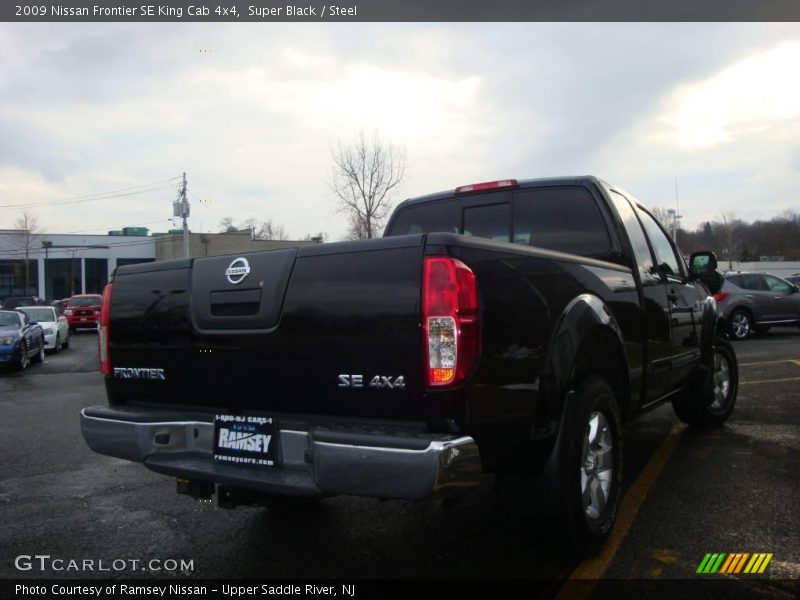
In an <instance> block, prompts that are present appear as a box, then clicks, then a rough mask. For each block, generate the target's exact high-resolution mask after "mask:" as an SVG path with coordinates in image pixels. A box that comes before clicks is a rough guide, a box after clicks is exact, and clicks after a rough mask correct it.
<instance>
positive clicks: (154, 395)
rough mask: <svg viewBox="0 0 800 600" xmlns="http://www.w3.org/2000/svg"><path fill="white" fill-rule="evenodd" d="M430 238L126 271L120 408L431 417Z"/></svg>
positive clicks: (114, 319) (119, 312) (113, 349)
mask: <svg viewBox="0 0 800 600" xmlns="http://www.w3.org/2000/svg"><path fill="white" fill-rule="evenodd" d="M424 239H425V238H424V236H423V235H412V236H402V237H392V238H382V239H375V240H370V241H368V242H363V241H362V242H359V243H348V242H343V243H336V244H324V245H319V246H307V247H302V248H290V249H283V250H274V251H268V252H258V253H251V254H244V255H240V256H217V257H207V258H196V259H193V260H191V261H189V260H184V261H172V262H167V263H153V264H149V265H133V266H128V267H121V268H120V269H119V270H118V271H117V274H116V276H115V278H114V282H113V294H112V300H111V313H110V324H109V333H110V336H109V337H110V340H111V346H110V356H111V366H112V371H111V377H109V378H107V385H108V389H109V392H110V398H111V401H112V403H125V402H127V401H134V400H135V401H136V402H146V403H156V404H164V405H187V406H193V407H209V408H212V407H213V408H214V409H215V410H216V409H219V410H224V411H227V412H262V413H275V414H280V413H289V414H318V415H341V416H358V417H362V418H386V419H403V420H418V419H424V418H425V414H426V412H427V410H426V407H425V402H424V399H423V396H424V382H423V380H422V357H421V355H422V343H421V329H420V287H421V278H422V255H423V250H424ZM241 259H245V260H244V261H243V260H241ZM248 268H249V271H248ZM245 271H248V272H246V273H245ZM226 273H227V275H226ZM399 378H402V379H399Z"/></svg>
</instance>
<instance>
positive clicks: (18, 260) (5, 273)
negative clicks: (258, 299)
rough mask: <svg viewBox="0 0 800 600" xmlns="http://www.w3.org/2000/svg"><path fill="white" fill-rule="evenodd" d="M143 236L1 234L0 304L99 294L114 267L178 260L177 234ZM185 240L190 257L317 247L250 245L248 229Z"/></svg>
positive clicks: (132, 230) (140, 232) (123, 232)
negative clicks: (12, 299)
mask: <svg viewBox="0 0 800 600" xmlns="http://www.w3.org/2000/svg"><path fill="white" fill-rule="evenodd" d="M132 233H135V234H136V235H130V234H132ZM147 233H148V232H147V229H142V228H125V229H122V230H119V231H113V232H109V235H84V234H49V233H43V234H31V233H29V232H27V231H20V230H0V301H1V300H3V299H5V298H8V297H10V296H40V297H42V298H45V299H46V300H56V299H59V298H68V297H70V296H72V295H74V294H99V293H101V292H102V291H103V287H104V286H105V284H106V283H107V282H108V277H109V275H110V274H111V273H113V272H114V269H116V268H117V267H118V266H122V265H129V264H135V263H141V262H152V261H155V260H172V259H176V258H183V236H182V235H181V234H178V233H172V232H170V233H156V234H153V235H152V236H151V235H147ZM126 234H128V235H126ZM189 235H190V250H191V255H192V256H194V257H200V256H218V255H221V254H236V253H244V252H256V251H259V250H274V249H277V248H289V247H297V246H304V245H308V244H314V243H316V242H314V241H272V240H254V239H253V238H252V232H251V231H250V230H249V229H245V230H242V231H236V232H230V233H191V234H189Z"/></svg>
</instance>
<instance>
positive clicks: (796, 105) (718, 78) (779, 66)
mask: <svg viewBox="0 0 800 600" xmlns="http://www.w3.org/2000/svg"><path fill="white" fill-rule="evenodd" d="M798 66H800V41H791V42H785V43H782V44H779V45H777V46H776V47H774V48H771V49H769V50H767V51H765V52H761V53H759V54H756V55H754V56H750V57H748V58H745V59H743V60H740V61H738V62H736V63H735V64H733V65H731V66H729V67H726V68H725V69H723V70H722V71H720V72H719V73H716V74H714V75H713V76H711V77H709V78H708V79H705V80H703V81H699V82H696V83H692V84H689V85H685V86H681V87H680V88H679V89H677V90H675V92H673V94H672V96H671V97H670V99H669V100H668V107H667V110H666V112H665V113H664V114H663V115H662V116H661V117H660V120H661V121H663V122H664V123H665V124H666V125H667V131H666V132H665V133H661V134H658V135H657V136H656V137H657V139H663V140H665V141H667V142H671V143H673V144H676V145H678V146H681V147H683V148H687V149H705V148H710V147H712V146H716V145H719V144H724V143H726V142H731V141H733V140H735V139H736V138H737V137H740V136H743V135H744V136H748V135H751V134H755V135H770V134H772V133H773V131H772V130H773V129H778V130H779V129H780V128H781V127H783V123H785V122H786V121H787V120H789V119H794V118H797V117H798V116H800V78H798V77H796V73H797V70H798Z"/></svg>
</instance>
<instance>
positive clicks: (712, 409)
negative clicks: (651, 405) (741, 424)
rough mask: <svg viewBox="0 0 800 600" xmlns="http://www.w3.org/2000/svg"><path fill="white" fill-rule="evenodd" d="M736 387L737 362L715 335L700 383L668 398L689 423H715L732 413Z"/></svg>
mask: <svg viewBox="0 0 800 600" xmlns="http://www.w3.org/2000/svg"><path fill="white" fill-rule="evenodd" d="M738 391H739V366H738V364H737V362H736V353H735V352H734V351H733V346H731V344H730V342H729V341H728V340H726V339H723V338H717V340H716V341H715V343H714V362H713V366H712V368H711V369H710V370H709V372H708V375H707V376H706V378H705V380H704V381H703V382H702V384H701V385H700V386H695V387H690V388H689V389H687V390H684V391H683V392H682V393H681V394H680V395H679V396H677V397H676V398H675V399H673V400H672V407H673V408H674V409H675V414H676V415H678V418H679V419H680V420H681V421H683V422H684V423H686V424H687V425H689V426H691V427H719V426H720V425H722V424H723V423H724V422H725V421H727V420H728V418H729V417H730V416H731V413H733V407H734V406H735V405H736V396H737V394H738Z"/></svg>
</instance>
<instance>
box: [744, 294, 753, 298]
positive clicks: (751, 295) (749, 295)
mask: <svg viewBox="0 0 800 600" xmlns="http://www.w3.org/2000/svg"><path fill="white" fill-rule="evenodd" d="M744 297H745V298H752V297H753V294H745V295H744Z"/></svg>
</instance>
